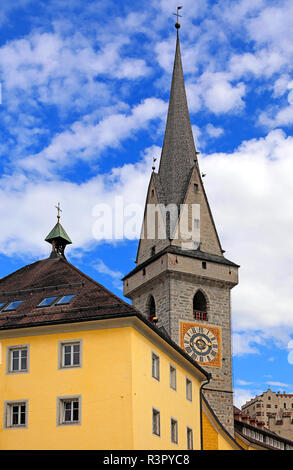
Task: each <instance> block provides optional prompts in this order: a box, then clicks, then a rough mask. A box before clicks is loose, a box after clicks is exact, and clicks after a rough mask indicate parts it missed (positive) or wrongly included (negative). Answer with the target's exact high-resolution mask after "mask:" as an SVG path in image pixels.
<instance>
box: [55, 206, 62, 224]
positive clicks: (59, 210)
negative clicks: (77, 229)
mask: <svg viewBox="0 0 293 470" xmlns="http://www.w3.org/2000/svg"><path fill="white" fill-rule="evenodd" d="M55 207H56V209H57V219H58V222H59V221H60V217H61V215H60V212H62V210H61V209H60V202H58V205H57V206H55Z"/></svg>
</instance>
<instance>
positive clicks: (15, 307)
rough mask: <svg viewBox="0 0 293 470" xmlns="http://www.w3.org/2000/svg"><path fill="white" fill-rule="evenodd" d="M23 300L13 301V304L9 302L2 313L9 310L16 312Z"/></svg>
mask: <svg viewBox="0 0 293 470" xmlns="http://www.w3.org/2000/svg"><path fill="white" fill-rule="evenodd" d="M22 302H23V300H15V301H14V302H10V303H9V304H8V305H7V306H6V307H5V308H4V309H3V312H10V311H11V310H16V309H17V307H19V306H20V304H22Z"/></svg>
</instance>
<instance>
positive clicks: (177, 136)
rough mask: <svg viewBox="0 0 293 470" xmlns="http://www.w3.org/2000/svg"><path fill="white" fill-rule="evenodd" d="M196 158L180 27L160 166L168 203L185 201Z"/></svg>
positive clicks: (160, 174)
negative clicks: (185, 193)
mask: <svg viewBox="0 0 293 470" xmlns="http://www.w3.org/2000/svg"><path fill="white" fill-rule="evenodd" d="M196 159H197V156H196V149H195V144H194V139H193V134H192V128H191V123H190V117H189V111H188V105H187V99H186V92H185V85H184V76H183V69H182V62H181V52H180V42H179V32H178V29H177V43H176V53H175V61H174V68H173V76H172V85H171V93H170V99H169V109H168V117H167V124H166V131H165V137H164V143H163V149H162V154H161V161H160V167H159V177H160V181H161V185H162V187H163V190H164V193H165V204H170V203H175V204H180V203H183V198H184V192H185V190H186V184H187V183H188V180H189V177H190V173H191V169H192V168H193V167H194V164H195V160H196Z"/></svg>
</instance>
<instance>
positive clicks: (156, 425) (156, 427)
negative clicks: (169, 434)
mask: <svg viewBox="0 0 293 470" xmlns="http://www.w3.org/2000/svg"><path fill="white" fill-rule="evenodd" d="M152 427H153V434H155V435H156V436H160V435H161V424H160V412H159V410H157V409H156V408H153V415H152Z"/></svg>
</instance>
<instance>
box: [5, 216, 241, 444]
mask: <svg viewBox="0 0 293 470" xmlns="http://www.w3.org/2000/svg"><path fill="white" fill-rule="evenodd" d="M54 230H55V231H54V232H53V235H52V239H50V240H49V241H50V243H52V247H53V249H52V253H51V256H50V257H49V258H48V259H45V260H42V261H38V262H36V263H33V264H31V265H28V266H25V267H24V268H22V269H20V270H18V271H16V272H15V273H13V274H11V275H9V276H7V277H5V278H3V279H2V280H1V281H0V311H1V313H0V347H1V363H0V384H1V387H0V416H1V417H3V423H2V425H1V427H0V449H2V450H4V449H5V450H9V449H13V450H15V449H34V450H36V449H94V450H97V449H117V450H119V449H135V450H138V449H148V450H151V449H173V450H179V449H200V448H201V446H202V442H201V440H202V429H201V425H202V419H201V403H200V397H201V393H200V389H201V387H202V386H203V385H204V384H205V383H207V382H208V381H209V374H208V373H207V372H205V371H204V370H203V369H202V368H201V367H200V366H199V365H198V364H197V363H196V362H194V361H193V360H192V358H191V357H190V356H189V355H187V354H186V353H185V352H184V351H183V350H182V349H181V348H180V347H179V346H178V345H177V344H175V343H174V342H173V341H172V340H171V339H170V337H169V336H168V335H166V334H165V333H164V332H163V331H161V330H160V329H158V328H157V327H156V326H155V325H154V324H152V323H151V322H149V321H148V320H147V319H146V318H144V317H143V316H142V315H141V314H140V313H139V312H138V311H137V310H136V309H135V308H133V307H131V306H130V305H128V304H127V303H125V302H123V301H122V300H121V299H119V298H117V297H116V296H115V295H114V294H112V293H111V292H109V291H108V290H106V289H105V288H104V287H103V286H101V285H100V284H98V283H97V282H95V281H94V280H92V279H90V278H89V277H88V276H86V275H85V274H83V273H82V272H80V271H79V270H78V269H77V268H75V267H74V266H73V265H71V264H70V263H69V262H68V261H67V260H66V259H65V257H64V248H65V246H66V244H67V243H69V242H70V239H69V237H68V236H67V235H66V232H64V231H63V228H62V226H61V224H60V223H59V221H58V224H57V225H56V227H55V228H54ZM56 230H57V232H58V233H57V232H56ZM62 231H63V232H62ZM64 234H65V235H64ZM67 237H68V238H67ZM227 436H228V435H227ZM224 440H225V437H224ZM227 440H228V441H229V442H228V444H225V445H224V444H222V447H223V448H227V446H228V447H229V445H231V439H228V437H227ZM233 445H234V446H235V443H234V444H233ZM236 447H237V446H236Z"/></svg>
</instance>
